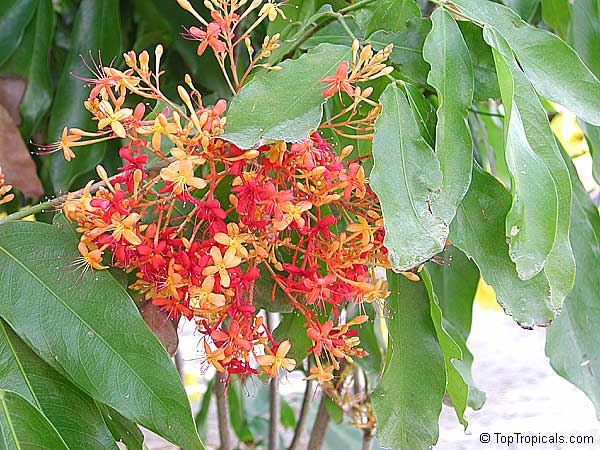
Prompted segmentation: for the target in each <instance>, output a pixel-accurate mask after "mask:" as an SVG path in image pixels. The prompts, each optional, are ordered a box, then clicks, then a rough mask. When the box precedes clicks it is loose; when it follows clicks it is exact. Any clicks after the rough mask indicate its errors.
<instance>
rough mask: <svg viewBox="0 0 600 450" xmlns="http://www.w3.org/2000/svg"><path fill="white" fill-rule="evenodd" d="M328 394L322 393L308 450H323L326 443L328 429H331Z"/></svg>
mask: <svg viewBox="0 0 600 450" xmlns="http://www.w3.org/2000/svg"><path fill="white" fill-rule="evenodd" d="M326 403H327V394H326V393H325V392H323V393H322V396H321V403H320V404H319V410H318V411H317V417H316V418H315V422H314V424H313V429H312V432H311V433H310V441H308V447H307V449H306V450H321V448H322V447H323V442H324V441H325V434H326V433H327V427H329V412H328V411H327V405H326Z"/></svg>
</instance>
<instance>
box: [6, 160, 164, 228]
mask: <svg viewBox="0 0 600 450" xmlns="http://www.w3.org/2000/svg"><path fill="white" fill-rule="evenodd" d="M170 163H171V159H168V160H166V161H159V162H158V163H157V164H156V165H154V166H152V167H151V168H150V169H148V170H158V169H161V168H163V167H166V166H167V165H168V164H170ZM122 175H123V174H122V173H118V174H115V175H113V176H112V177H110V178H109V179H108V180H109V181H113V180H114V179H116V178H118V177H120V176H122ZM101 187H106V183H104V181H98V182H97V183H94V184H92V185H91V186H90V190H89V192H90V194H93V193H95V192H96V191H97V190H98V189H100V188H101ZM84 189H85V188H81V189H79V190H77V191H74V192H69V193H67V194H65V195H61V196H60V197H56V198H53V199H52V200H48V201H46V202H43V203H38V204H37V205H32V206H29V207H27V208H23V209H20V210H19V211H16V212H14V213H12V214H9V215H8V216H6V217H3V218H1V219H0V223H2V222H6V221H7V220H19V219H24V218H25V217H28V216H31V215H32V214H38V213H43V212H46V211H50V210H52V209H54V208H58V207H60V206H61V204H62V203H63V202H64V201H65V200H67V198H68V197H69V196H74V197H77V196H81V195H82V194H83V190H84Z"/></svg>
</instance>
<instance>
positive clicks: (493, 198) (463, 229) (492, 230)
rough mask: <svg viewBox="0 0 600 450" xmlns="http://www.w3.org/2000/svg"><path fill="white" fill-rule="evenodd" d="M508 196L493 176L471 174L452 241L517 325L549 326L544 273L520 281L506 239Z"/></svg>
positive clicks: (451, 234)
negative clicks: (492, 290)
mask: <svg viewBox="0 0 600 450" xmlns="http://www.w3.org/2000/svg"><path fill="white" fill-rule="evenodd" d="M510 204H511V199H510V194H509V193H508V192H507V191H506V189H505V188H504V187H503V186H502V185H501V184H500V183H499V182H498V181H497V180H496V179H495V178H493V177H492V176H491V175H488V174H485V173H481V172H480V171H479V170H477V169H476V170H474V171H473V178H472V181H471V186H470V187H469V191H468V192H467V195H466V196H465V198H464V199H463V201H462V203H461V205H460V207H459V208H458V211H457V214H456V217H455V219H454V221H453V222H452V226H451V228H450V240H451V241H452V243H453V244H454V245H456V246H457V247H458V248H460V249H461V250H462V251H463V252H464V253H465V254H466V255H467V256H468V257H469V258H470V259H472V260H473V261H474V262H475V264H477V266H478V267H479V270H480V271H481V275H482V276H483V278H484V279H485V281H486V282H487V284H489V285H490V286H491V287H492V288H493V289H494V292H495V293H496V299H497V301H498V303H499V304H500V305H501V306H502V307H503V308H504V311H505V312H506V313H507V314H508V315H510V316H512V317H513V319H514V320H516V321H517V322H518V323H519V325H521V326H522V327H525V328H531V327H533V326H534V325H547V324H548V323H549V322H550V321H551V320H552V319H553V318H554V311H553V308H552V307H551V303H550V294H549V291H550V286H549V284H548V280H547V279H546V276H545V274H543V273H541V274H539V275H537V276H535V277H533V278H532V279H530V280H526V281H524V280H521V279H520V278H519V277H518V275H517V271H516V269H515V264H514V263H513V262H512V261H511V259H510V256H509V255H508V244H507V243H506V239H505V235H504V223H505V220H506V214H507V213H508V210H509V209H510Z"/></svg>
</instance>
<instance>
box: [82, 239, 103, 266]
mask: <svg viewBox="0 0 600 450" xmlns="http://www.w3.org/2000/svg"><path fill="white" fill-rule="evenodd" d="M88 245H91V248H92V250H90V249H89V248H88ZM77 250H79V253H80V254H81V260H82V261H83V262H84V263H85V264H86V265H87V266H89V267H91V268H92V269H96V270H102V269H108V267H107V266H103V265H102V250H100V249H99V248H97V247H96V246H95V245H94V244H88V243H86V242H80V243H79V244H78V245H77Z"/></svg>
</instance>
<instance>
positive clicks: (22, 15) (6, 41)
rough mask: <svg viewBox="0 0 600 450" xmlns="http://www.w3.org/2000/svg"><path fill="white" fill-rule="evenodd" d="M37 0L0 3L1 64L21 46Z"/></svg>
mask: <svg viewBox="0 0 600 450" xmlns="http://www.w3.org/2000/svg"><path fill="white" fill-rule="evenodd" d="M36 6H37V0H3V1H2V4H0V42H2V45H1V46H0V66H1V65H2V64H4V62H5V61H6V60H7V59H8V58H10V55H12V54H13V52H14V51H15V50H16V49H17V48H18V47H19V45H20V44H21V40H22V39H23V34H24V33H25V28H27V25H28V24H29V22H30V21H31V19H32V17H33V14H34V13H35V9H36Z"/></svg>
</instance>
